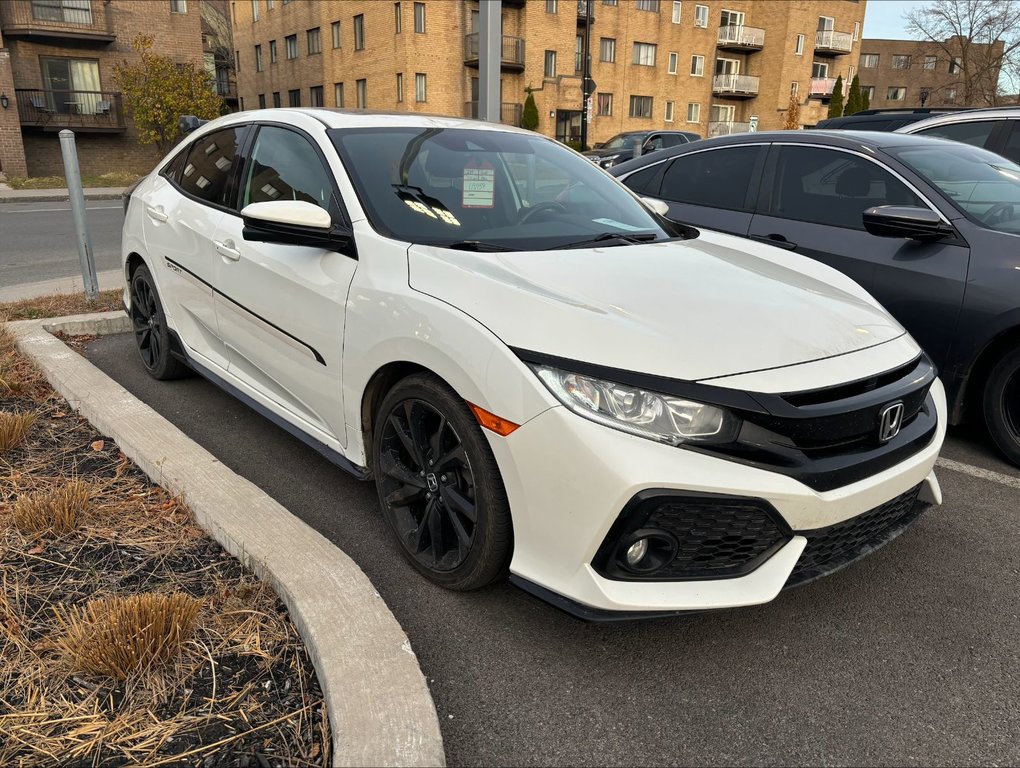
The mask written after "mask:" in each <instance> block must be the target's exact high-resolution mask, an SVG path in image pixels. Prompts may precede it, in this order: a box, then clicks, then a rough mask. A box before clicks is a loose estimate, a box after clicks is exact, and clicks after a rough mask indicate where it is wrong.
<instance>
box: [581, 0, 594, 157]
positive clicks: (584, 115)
mask: <svg viewBox="0 0 1020 768" xmlns="http://www.w3.org/2000/svg"><path fill="white" fill-rule="evenodd" d="M592 1H593V0H578V2H581V3H584V42H583V44H582V50H581V151H582V152H583V151H584V150H586V149H587V148H588V116H589V115H590V114H591V113H590V111H589V110H588V99H590V98H591V97H592V93H593V92H594V91H595V87H594V86H595V83H594V81H593V80H592V79H591V56H590V55H589V53H588V51H589V43H590V40H591V4H592Z"/></svg>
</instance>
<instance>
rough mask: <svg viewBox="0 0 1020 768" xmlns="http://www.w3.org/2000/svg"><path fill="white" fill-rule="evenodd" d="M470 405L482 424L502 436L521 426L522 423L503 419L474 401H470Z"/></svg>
mask: <svg viewBox="0 0 1020 768" xmlns="http://www.w3.org/2000/svg"><path fill="white" fill-rule="evenodd" d="M468 407H469V408H470V409H471V412H472V413H473V414H474V415H475V418H476V419H478V423H479V424H481V425H482V426H483V427H485V428H486V429H488V430H490V431H492V432H495V433H496V434H497V435H501V436H502V437H506V436H507V435H509V434H510V433H511V432H513V431H514V430H515V429H517V427H519V426H521V425H520V424H514V423H513V422H512V421H507V420H506V419H501V418H500V417H499V416H497V415H496V414H494V413H489V412H488V411H487V410H485V409H484V408H479V407H478V406H477V405H475V404H474V403H468Z"/></svg>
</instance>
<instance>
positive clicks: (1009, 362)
mask: <svg viewBox="0 0 1020 768" xmlns="http://www.w3.org/2000/svg"><path fill="white" fill-rule="evenodd" d="M984 415H985V425H986V426H987V427H988V433H989V434H990V435H991V436H992V440H994V441H995V444H996V445H997V446H998V447H999V450H1000V451H1002V452H1003V453H1004V454H1005V455H1006V458H1008V459H1009V460H1010V461H1011V462H1013V463H1014V464H1016V465H1017V466H1020V349H1014V350H1013V351H1011V352H1007V353H1006V354H1005V355H1003V356H1002V358H1000V359H999V361H998V362H997V363H996V364H995V366H994V367H993V368H992V370H991V372H990V373H989V374H988V381H987V383H986V384H985V392H984Z"/></svg>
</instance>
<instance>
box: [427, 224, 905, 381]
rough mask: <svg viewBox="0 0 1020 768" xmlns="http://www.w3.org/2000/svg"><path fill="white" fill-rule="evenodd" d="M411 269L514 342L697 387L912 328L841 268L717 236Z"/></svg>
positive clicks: (435, 256) (449, 257) (437, 261)
mask: <svg viewBox="0 0 1020 768" xmlns="http://www.w3.org/2000/svg"><path fill="white" fill-rule="evenodd" d="M408 260H409V277H410V284H411V287H412V288H414V289H415V290H417V291H420V292H422V293H425V294H428V295H430V296H433V297H435V298H437V299H440V300H442V301H444V302H446V303H448V304H451V305H453V306H455V307H457V308H458V309H460V310H462V311H463V312H466V313H467V314H468V315H470V316H471V317H473V318H475V319H476V320H477V321H478V322H480V323H482V324H483V325H485V326H486V327H487V328H489V329H490V330H491V331H492V332H493V333H494V334H495V335H496V336H498V337H499V338H500V339H501V340H502V341H503V342H504V343H505V344H507V345H508V346H511V347H516V348H518V349H526V350H530V351H534V352H541V353H543V354H547V355H555V356H558V357H564V358H569V359H573V360H581V361H584V362H587V363H595V364H599V365H605V366H609V367H613V368H621V369H626V370H630V371H636V372H641V373H648V374H655V375H659V376H666V377H669V378H675V379H684V380H688V381H698V380H704V379H711V378H718V377H721V376H730V375H733V374H737V373H747V372H752V371H762V370H767V369H771V368H777V367H784V366H790V365H796V364H799V363H806V362H810V361H814V360H820V359H824V358H828V357H833V356H836V355H844V354H847V353H849V352H855V351H858V350H862V349H866V348H868V347H871V346H875V345H877V344H882V343H884V342H887V341H889V340H891V339H894V338H897V337H899V336H902V335H903V334H904V333H905V332H904V330H903V329H902V328H901V327H900V325H899V324H898V323H897V322H896V321H895V320H894V319H893V318H892V317H890V315H889V314H888V313H887V312H886V311H885V310H884V309H882V308H881V307H880V306H879V305H878V304H877V303H876V302H875V300H874V299H872V298H871V297H870V296H869V295H868V294H867V293H866V292H865V291H864V290H863V289H862V288H860V287H859V286H858V285H857V284H856V283H854V282H853V281H851V280H850V279H848V278H846V277H845V276H843V275H842V274H840V273H838V272H836V271H835V270H832V269H830V268H829V267H826V266H824V265H822V264H819V263H818V262H814V261H811V260H809V259H806V258H804V257H801V256H797V255H795V254H790V253H789V252H787V251H782V250H780V249H778V248H772V247H770V246H765V245H759V244H757V243H752V242H749V241H747V240H742V239H739V238H735V237H731V236H729V235H722V234H719V233H715V232H706V231H702V232H701V235H700V236H699V237H698V238H696V239H692V240H685V241H672V242H663V243H647V244H641V245H633V246H617V247H606V248H592V249H576V250H559V251H536V252H506V253H503V252H498V253H472V252H466V251H453V250H449V249H444V248H436V247H432V246H423V245H413V246H411V247H410V249H409V250H408Z"/></svg>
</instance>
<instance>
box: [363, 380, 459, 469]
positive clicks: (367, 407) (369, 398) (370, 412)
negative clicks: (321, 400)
mask: <svg viewBox="0 0 1020 768" xmlns="http://www.w3.org/2000/svg"><path fill="white" fill-rule="evenodd" d="M414 373H430V374H432V375H433V376H436V377H438V378H439V379H441V380H442V381H444V382H445V383H446V384H447V385H448V386H450V388H451V389H453V391H454V392H456V391H457V389H456V387H454V386H453V385H451V384H450V382H448V381H446V379H443V377H442V376H440V375H439V374H438V373H436V372H435V371H432V370H430V369H428V368H426V367H425V366H424V365H421V364H420V363H412V362H410V361H407V360H397V361H394V362H390V363H386V364H385V365H383V366H382V367H381V368H379V369H378V370H376V371H375V373H373V374H372V376H371V377H370V378H369V380H368V384H367V385H366V386H365V390H364V392H362V395H361V409H360V413H361V439H362V444H363V446H364V449H365V459H366V466H367V467H368V474H367V477H372V475H373V470H374V468H373V467H372V461H371V457H372V439H373V432H374V431H375V415H376V411H378V410H379V405H380V404H381V403H382V401H383V398H384V397H386V393H387V392H389V391H390V390H391V389H393V386H394V385H395V384H396V383H397V382H398V381H400V380H401V379H406V378H407V377H408V376H410V375H411V374H414Z"/></svg>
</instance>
